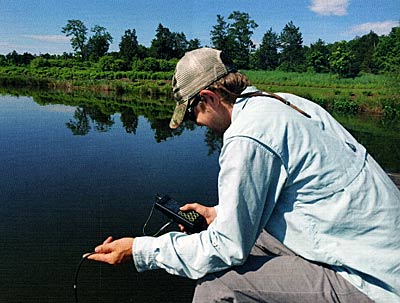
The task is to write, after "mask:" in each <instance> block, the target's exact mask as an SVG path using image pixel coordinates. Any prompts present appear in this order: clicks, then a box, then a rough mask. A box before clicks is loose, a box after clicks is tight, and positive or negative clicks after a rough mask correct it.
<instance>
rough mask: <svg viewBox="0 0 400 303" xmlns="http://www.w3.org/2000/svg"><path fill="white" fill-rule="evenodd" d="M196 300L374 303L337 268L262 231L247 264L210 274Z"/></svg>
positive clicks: (280, 302) (200, 288)
mask: <svg viewBox="0 0 400 303" xmlns="http://www.w3.org/2000/svg"><path fill="white" fill-rule="evenodd" d="M193 302H195V303H200V302H204V303H210V302H268V303H270V302H273V303H286V302H293V303H313V302H315V303H321V302H346V303H355V302H357V303H372V300H371V299H369V298H368V297H367V296H366V295H364V294H363V293H361V292H360V291H359V290H357V289H356V288H355V287H354V286H352V285H351V284H350V283H349V282H347V281H346V280H345V279H344V278H342V277H341V276H340V275H339V274H336V272H335V271H333V270H332V269H330V268H328V267H327V266H324V265H322V264H318V263H314V262H310V261H307V260H305V259H303V258H301V257H299V256H296V255H295V254H294V253H293V252H292V251H291V250H289V249H288V248H287V247H285V246H284V245H283V244H281V243H280V242H279V241H277V240H276V239H275V238H273V237H272V236H270V235H269V234H268V233H266V232H263V233H261V235H260V237H259V238H258V240H257V242H256V244H255V246H254V248H253V249H252V251H251V254H250V256H249V257H248V259H247V261H246V262H245V264H243V265H241V266H238V267H235V268H231V269H229V270H225V271H221V272H217V273H213V274H209V275H207V276H205V277H204V278H202V279H200V280H199V281H198V283H197V286H196V290H195V294H194V298H193Z"/></svg>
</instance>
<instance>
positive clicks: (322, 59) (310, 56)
mask: <svg viewBox="0 0 400 303" xmlns="http://www.w3.org/2000/svg"><path fill="white" fill-rule="evenodd" d="M328 56H329V50H328V48H327V46H326V45H325V42H324V41H322V40H321V39H319V40H318V41H317V42H315V43H314V44H311V45H310V48H309V49H308V50H307V52H306V62H307V66H308V67H309V68H311V70H312V71H314V72H316V73H326V72H328V71H329V61H328Z"/></svg>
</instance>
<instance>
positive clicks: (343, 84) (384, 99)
mask: <svg viewBox="0 0 400 303" xmlns="http://www.w3.org/2000/svg"><path fill="white" fill-rule="evenodd" d="M243 73H244V74H246V75H247V77H248V78H249V80H250V81H251V83H252V84H253V85H255V86H257V87H258V88H259V89H262V90H264V91H271V92H288V93H293V94H296V95H299V96H302V97H304V98H307V99H310V100H313V101H314V102H316V103H318V104H320V105H322V106H324V107H326V108H328V109H330V110H333V111H338V112H344V113H355V112H360V111H361V112H365V111H368V112H375V113H384V114H390V115H396V114H400V85H399V81H398V79H397V78H398V77H396V76H392V75H372V74H365V75H361V76H360V77H357V78H354V79H341V78H338V77H337V76H335V75H332V74H316V73H287V72H281V71H270V72H267V71H243Z"/></svg>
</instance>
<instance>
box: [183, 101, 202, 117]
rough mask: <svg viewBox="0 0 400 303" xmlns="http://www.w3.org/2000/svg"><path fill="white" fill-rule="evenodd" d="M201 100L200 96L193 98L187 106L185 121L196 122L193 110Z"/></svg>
mask: <svg viewBox="0 0 400 303" xmlns="http://www.w3.org/2000/svg"><path fill="white" fill-rule="evenodd" d="M202 100H203V98H202V97H201V96H200V95H196V96H195V97H194V99H193V101H192V102H191V103H190V104H189V106H188V108H187V110H186V116H185V118H186V119H188V120H191V121H193V122H196V116H195V114H194V109H195V108H196V106H197V105H198V104H199V103H200V102H201V101H202Z"/></svg>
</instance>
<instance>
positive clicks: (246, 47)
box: [228, 11, 258, 69]
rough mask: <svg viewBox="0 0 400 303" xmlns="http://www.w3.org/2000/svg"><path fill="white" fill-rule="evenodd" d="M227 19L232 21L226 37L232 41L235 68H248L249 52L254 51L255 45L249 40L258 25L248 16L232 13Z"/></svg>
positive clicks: (236, 12) (237, 12)
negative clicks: (229, 37)
mask: <svg viewBox="0 0 400 303" xmlns="http://www.w3.org/2000/svg"><path fill="white" fill-rule="evenodd" d="M228 19H230V20H233V23H232V24H231V25H230V27H229V29H228V35H229V36H231V37H232V38H231V39H232V40H233V41H234V49H233V57H231V59H232V60H233V62H234V64H235V66H236V67H237V68H244V69H246V68H248V67H249V61H250V52H251V51H253V50H254V48H255V45H254V43H253V41H252V40H251V36H252V35H253V29H255V28H257V27H258V24H257V23H256V22H255V21H254V20H251V19H250V16H249V14H247V13H242V12H239V11H234V12H233V13H232V14H230V15H229V17H228Z"/></svg>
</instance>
